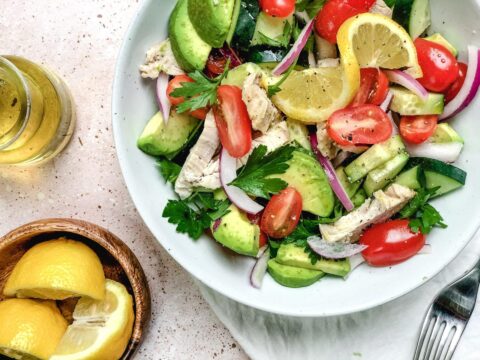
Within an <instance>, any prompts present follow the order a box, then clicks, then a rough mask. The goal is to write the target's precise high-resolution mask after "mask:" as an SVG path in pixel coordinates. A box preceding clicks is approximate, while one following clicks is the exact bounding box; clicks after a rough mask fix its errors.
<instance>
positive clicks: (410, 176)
mask: <svg viewBox="0 0 480 360" xmlns="http://www.w3.org/2000/svg"><path fill="white" fill-rule="evenodd" d="M421 176H425V174H423V175H422V169H421V168H420V166H418V165H417V166H414V167H412V168H411V169H408V170H407V171H404V172H402V173H401V174H400V175H398V176H397V178H396V179H395V184H398V185H402V186H405V187H408V188H410V189H412V190H418V189H420V188H421V187H422V180H421ZM423 182H425V179H423Z"/></svg>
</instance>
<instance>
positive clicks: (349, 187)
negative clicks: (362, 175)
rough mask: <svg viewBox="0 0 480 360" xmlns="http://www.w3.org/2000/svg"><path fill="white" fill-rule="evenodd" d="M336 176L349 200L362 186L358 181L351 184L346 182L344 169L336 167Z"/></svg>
mask: <svg viewBox="0 0 480 360" xmlns="http://www.w3.org/2000/svg"><path fill="white" fill-rule="evenodd" d="M335 172H336V174H337V178H338V180H339V181H340V184H342V186H343V188H344V189H345V192H346V193H347V195H348V197H349V198H350V199H351V198H352V197H353V195H355V193H356V192H357V191H358V189H359V188H360V186H362V181H361V180H358V181H355V182H353V183H351V182H350V181H348V177H347V174H345V168H344V167H343V166H340V167H338V168H337V169H336V170H335Z"/></svg>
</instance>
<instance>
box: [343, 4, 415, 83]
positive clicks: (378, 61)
mask: <svg viewBox="0 0 480 360" xmlns="http://www.w3.org/2000/svg"><path fill="white" fill-rule="evenodd" d="M337 44H338V48H339V50H340V53H341V56H342V60H343V61H346V62H352V61H357V62H358V64H359V65H360V67H362V68H364V67H376V68H384V69H406V71H407V72H408V73H409V74H410V75H412V76H413V77H415V78H419V77H422V69H421V68H420V65H419V64H418V58H417V51H416V49H415V45H414V44H413V40H412V38H411V37H410V35H408V33H407V32H406V31H405V29H404V28H403V27H401V26H400V25H399V24H397V23H396V22H395V21H393V20H392V19H390V18H388V17H386V16H383V15H379V14H370V13H364V14H360V15H357V16H354V17H352V18H350V19H348V20H347V21H345V22H344V23H343V24H342V26H341V27H340V29H339V30H338V34H337Z"/></svg>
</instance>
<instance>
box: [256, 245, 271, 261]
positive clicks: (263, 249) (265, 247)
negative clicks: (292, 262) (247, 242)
mask: <svg viewBox="0 0 480 360" xmlns="http://www.w3.org/2000/svg"><path fill="white" fill-rule="evenodd" d="M267 248H268V245H264V246H262V247H261V248H260V249H258V253H257V256H255V257H256V258H257V259H258V258H259V257H260V256H262V255H263V253H264V252H265V250H267Z"/></svg>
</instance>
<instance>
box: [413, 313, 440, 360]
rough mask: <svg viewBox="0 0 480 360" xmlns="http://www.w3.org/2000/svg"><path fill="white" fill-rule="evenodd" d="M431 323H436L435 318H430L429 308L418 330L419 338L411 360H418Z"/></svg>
mask: <svg viewBox="0 0 480 360" xmlns="http://www.w3.org/2000/svg"><path fill="white" fill-rule="evenodd" d="M432 321H436V317H432V307H431V306H430V309H428V312H427V314H426V315H425V319H424V320H423V325H422V329H421V330H420V336H419V337H418V342H417V347H416V349H415V355H414V356H413V360H420V354H421V353H422V348H423V343H424V341H425V337H426V336H427V333H428V329H429V328H430V324H431V323H432ZM427 344H428V343H427Z"/></svg>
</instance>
